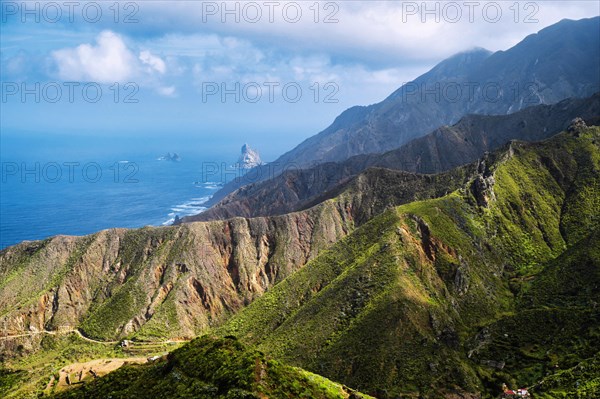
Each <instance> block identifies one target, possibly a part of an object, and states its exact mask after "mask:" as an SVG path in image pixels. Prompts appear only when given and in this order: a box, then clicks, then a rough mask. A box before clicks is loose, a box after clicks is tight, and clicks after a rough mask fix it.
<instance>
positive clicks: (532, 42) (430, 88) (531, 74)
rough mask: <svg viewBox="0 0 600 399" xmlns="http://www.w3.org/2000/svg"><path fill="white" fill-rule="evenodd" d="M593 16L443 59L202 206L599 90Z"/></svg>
mask: <svg viewBox="0 0 600 399" xmlns="http://www.w3.org/2000/svg"><path fill="white" fill-rule="evenodd" d="M598 30H600V17H594V18H589V19H582V20H579V21H572V20H562V21H561V22H559V23H557V24H554V25H552V26H549V27H547V28H545V29H542V30H541V31H540V32H538V33H537V34H533V35H530V36H528V37H526V38H525V39H524V40H523V41H521V42H520V43H518V44H517V45H515V46H514V47H512V48H510V49H508V50H506V51H498V52H495V53H491V52H489V51H487V50H484V49H475V50H472V51H468V52H465V53H461V54H457V55H455V56H453V57H450V58H449V59H447V60H444V61H442V62H441V63H439V64H438V65H437V66H435V67H434V68H433V69H431V70H430V71H429V72H427V73H425V74H424V75H421V76H419V77H418V78H417V79H415V80H414V81H412V82H409V83H407V84H405V85H403V86H402V87H400V88H399V89H398V90H396V91H395V92H393V93H392V94H391V95H390V96H388V97H387V98H386V99H385V100H383V101H382V102H380V103H378V104H373V105H369V106H356V107H352V108H350V109H348V110H346V111H344V112H343V113H342V114H341V115H339V116H338V117H337V118H336V119H335V120H334V122H333V123H332V124H331V125H330V126H329V127H327V128H326V129H325V130H323V131H322V132H320V133H319V134H316V135H314V136H312V137H310V138H308V139H306V140H305V141H303V142H302V143H301V144H299V145H298V146H297V147H295V148H294V149H292V150H291V151H288V152H287V153H285V154H283V155H282V156H280V157H279V158H277V160H275V161H274V162H271V163H269V164H268V165H265V166H263V167H262V168H259V169H257V170H254V171H253V172H251V173H248V174H247V176H248V177H246V178H240V179H235V180H234V181H231V182H229V183H228V184H226V185H225V186H224V187H223V188H222V189H221V190H219V191H218V192H217V193H215V195H214V196H213V198H212V199H211V200H210V201H209V202H208V203H207V205H209V206H212V205H214V204H216V203H217V202H218V201H220V200H221V199H223V198H224V197H225V196H226V195H227V194H229V193H231V192H233V191H235V190H236V189H238V188H240V187H242V186H244V185H246V184H248V183H254V182H256V181H257V180H262V179H268V178H271V177H273V176H276V175H278V174H279V173H281V172H282V171H284V170H289V169H291V168H295V169H304V168H307V167H310V166H314V165H315V164H318V163H323V162H328V161H338V162H339V161H343V160H345V159H348V158H350V157H352V156H354V155H360V154H368V153H381V152H385V151H389V150H393V149H395V148H398V147H399V146H401V145H403V144H405V143H407V142H409V141H410V140H412V139H414V138H417V137H420V136H423V135H425V134H427V133H429V132H431V131H432V130H434V129H436V128H438V127H439V126H443V125H453V124H455V123H456V122H458V120H459V119H460V118H462V117H463V116H465V115H467V114H483V115H502V114H508V113H512V112H516V111H519V110H521V109H523V108H526V107H529V106H532V105H537V104H553V103H556V102H558V101H561V100H563V99H566V98H570V97H588V96H591V95H592V94H594V93H596V92H598V91H600V63H598V59H600V36H599V35H598Z"/></svg>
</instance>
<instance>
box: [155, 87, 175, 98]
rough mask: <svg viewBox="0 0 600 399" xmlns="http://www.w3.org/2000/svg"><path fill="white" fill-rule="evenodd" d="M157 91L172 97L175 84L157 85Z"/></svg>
mask: <svg viewBox="0 0 600 399" xmlns="http://www.w3.org/2000/svg"><path fill="white" fill-rule="evenodd" d="M157 91H158V93H159V94H160V95H163V96H165V97H173V96H174V95H175V86H165V87H159V88H158V89H157Z"/></svg>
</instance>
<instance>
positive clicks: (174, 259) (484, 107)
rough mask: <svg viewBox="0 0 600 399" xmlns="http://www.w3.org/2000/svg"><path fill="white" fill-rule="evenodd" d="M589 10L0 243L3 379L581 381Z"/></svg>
mask: <svg viewBox="0 0 600 399" xmlns="http://www.w3.org/2000/svg"><path fill="white" fill-rule="evenodd" d="M598 28H600V18H591V19H584V20H580V21H568V20H564V21H561V22H560V23H558V24H556V25H553V26H550V27H548V28H546V29H544V30H542V31H540V32H539V33H538V34H536V35H532V36H529V37H527V38H526V39H525V40H523V41H522V42H521V43H519V44H518V45H516V46H515V47H513V48H511V49H509V50H507V51H504V52H497V53H493V54H491V53H490V52H488V51H485V50H481V49H478V50H475V51H471V52H468V53H462V54H459V55H457V56H454V57H451V58H450V59H448V60H446V61H443V62H442V63H440V64H439V65H438V66H436V67H435V68H434V69H432V70H431V71H430V72H428V73H427V74H425V75H423V76H421V77H420V78H418V79H416V80H415V81H414V82H411V83H410V84H407V85H404V86H403V87H401V88H399V89H398V90H397V91H395V92H394V93H392V94H391V95H390V96H389V97H388V98H387V99H386V100H384V101H383V102H381V103H379V104H376V105H371V106H368V107H355V108H351V109H350V110H347V111H345V112H344V113H343V114H342V115H340V116H339V117H338V118H337V119H336V120H335V121H334V123H333V124H332V125H331V126H330V127H329V128H327V129H326V130H325V131H323V132H322V133H320V134H318V135H317V136H314V137H312V138H310V139H308V140H307V141H305V142H304V143H302V144H301V145H300V146H298V147H296V148H295V149H294V150H292V151H290V152H288V153H287V154H284V155H283V156H282V157H281V158H280V159H279V161H278V162H280V164H281V165H283V164H286V163H290V162H295V163H296V164H297V165H298V166H299V168H297V169H296V170H289V171H286V172H285V173H279V174H276V176H274V177H273V178H272V179H268V180H264V181H254V182H250V181H249V179H250V177H248V178H247V179H246V180H244V179H240V180H239V181H237V182H231V183H230V184H228V185H227V186H226V187H225V188H224V189H223V190H222V191H221V192H220V193H219V194H218V195H217V196H215V198H214V199H213V207H212V208H211V209H209V210H208V211H206V212H205V213H202V214H200V215H197V216H195V217H191V218H186V219H184V220H183V223H179V224H177V225H174V226H165V227H144V228H140V229H109V230H104V231H101V232H98V233H95V234H91V235H88V236H83V237H71V236H56V237H50V238H48V239H45V240H42V241H33V242H22V243H20V244H18V245H15V246H12V247H9V248H6V249H4V250H2V251H0V326H1V331H2V334H1V336H0V396H2V397H6V398H33V397H40V396H42V397H54V398H107V397H112V398H114V399H116V398H147V397H160V398H223V399H226V398H227V399H234V398H251V399H265V398H299V397H300V398H301V397H304V398H323V399H329V398H339V399H356V398H369V397H374V398H378V399H389V398H394V399H396V398H431V399H433V398H447V399H458V398H467V399H476V398H477V399H479V398H497V397H499V396H500V395H501V394H502V386H503V384H506V385H508V386H510V387H512V388H523V387H527V388H528V389H529V391H530V392H531V393H532V394H533V395H534V396H535V398H548V399H550V398H552V399H554V398H590V399H591V398H596V397H599V396H600V379H599V378H598V375H600V352H598V348H599V347H600V333H599V332H600V312H599V308H598V303H599V301H600V264H599V262H600V231H599V229H600V211H599V209H600V127H599V126H598V125H600V94H598V92H599V83H600V82H599V80H600V56H599V55H600V46H599V45H598V44H600V43H599V40H600V37H599V32H600V29H598ZM470 82H477V84H478V85H479V86H480V89H476V90H475V91H474V93H473V96H469V98H464V97H462V96H461V97H460V98H459V99H457V100H456V101H450V98H449V97H448V95H445V96H441V97H440V98H439V99H436V98H434V99H431V96H429V95H425V93H428V90H429V89H430V88H431V87H432V85H433V87H436V84H439V86H440V87H443V86H444V85H446V86H447V85H450V84H452V85H454V84H459V85H463V86H464V85H465V84H469V83H470ZM492 84H496V85H498V86H499V87H500V91H501V93H503V95H502V96H501V98H500V99H499V100H498V101H495V102H492V101H489V98H488V97H487V96H486V94H485V91H483V87H486V85H488V86H490V85H492ZM514 84H517V85H518V86H519V87H527V88H528V89H527V90H528V91H526V92H514V91H511V90H512V88H514V87H515V86H512V85H514ZM531 84H533V85H531ZM415 88H416V92H413V90H414V89H415ZM506 93H511V95H510V96H506ZM422 94H423V96H424V97H423V96H422ZM512 94H514V96H513V95H512ZM434 97H435V96H434ZM438 100H439V101H438ZM530 100H531V102H530ZM315 163H316V164H315ZM267 166H268V165H264V166H259V167H258V168H266V167H267ZM271 166H272V165H271ZM256 170H257V169H256V168H255V169H254V171H255V172H256ZM258 170H260V169H258ZM281 170H282V169H281ZM281 170H280V171H281ZM251 173H252V170H251V171H249V172H248V174H247V175H246V176H250V174H251ZM246 183H251V184H246ZM197 220H200V221H197ZM188 341H189V342H188ZM115 359H117V360H118V359H120V360H121V361H122V362H125V363H126V365H124V366H123V367H121V368H119V369H118V370H117V371H114V372H111V373H108V371H110V370H107V367H106V365H107V364H110V363H111V362H112V361H113V360H115ZM94 361H96V363H93V365H91V364H92V363H90V362H94ZM102 365H104V368H103V366H102ZM106 373H108V374H107V375H106V376H105V375H104V374H106Z"/></svg>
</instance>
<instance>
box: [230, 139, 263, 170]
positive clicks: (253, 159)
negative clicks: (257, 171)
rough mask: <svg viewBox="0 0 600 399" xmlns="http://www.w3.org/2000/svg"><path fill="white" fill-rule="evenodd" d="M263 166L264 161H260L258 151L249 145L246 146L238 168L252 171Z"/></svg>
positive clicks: (243, 147)
mask: <svg viewBox="0 0 600 399" xmlns="http://www.w3.org/2000/svg"><path fill="white" fill-rule="evenodd" d="M262 164H263V161H262V160H261V159H260V155H259V154H258V151H256V150H254V149H252V148H250V146H249V145H248V144H244V145H243V146H242V153H241V154H240V157H239V158H238V161H237V163H236V166H237V167H238V168H240V169H252V168H254V167H257V166H260V165H262Z"/></svg>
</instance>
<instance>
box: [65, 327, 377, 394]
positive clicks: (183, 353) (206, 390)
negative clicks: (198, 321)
mask: <svg viewBox="0 0 600 399" xmlns="http://www.w3.org/2000/svg"><path fill="white" fill-rule="evenodd" d="M109 395H110V397H111V398H113V399H119V398H123V399H125V398H126V399H135V398H144V399H146V398H152V397H155V398H182V399H183V398H194V399H203V398H206V399H226V398H227V399H259V398H267V397H268V398H272V399H279V398H290V399H292V398H307V399H309V398H311V399H313V398H314V399H330V398H331V399H333V398H340V399H341V398H349V397H352V398H356V399H359V398H365V399H366V398H368V397H367V396H366V395H362V394H360V393H358V392H355V391H351V390H349V389H348V388H344V387H342V386H341V385H339V384H335V383H333V382H331V381H329V380H327V379H325V378H323V377H319V376H317V375H314V374H311V373H308V372H306V371H303V370H300V369H296V368H293V367H289V366H286V365H283V364H281V363H280V362H278V361H276V360H273V359H270V358H268V357H266V356H265V355H264V354H262V353H260V352H258V351H256V350H252V349H249V348H248V347H246V346H244V345H243V344H241V343H240V342H238V341H237V340H236V339H235V338H233V337H225V338H212V337H209V336H203V337H201V338H197V339H195V340H194V341H192V342H191V343H189V344H188V345H185V346H184V347H182V348H181V349H178V350H176V351H174V352H172V353H171V354H169V355H168V356H167V357H166V359H162V360H158V361H156V362H152V363H149V364H146V365H137V366H134V365H131V366H124V367H122V368H120V369H119V370H117V371H115V372H113V373H110V374H109V375H108V376H107V377H105V378H101V379H99V380H97V381H94V382H92V383H90V384H87V385H84V386H82V387H80V388H76V389H73V390H70V391H67V392H64V393H61V394H57V395H56V396H54V398H56V399H62V398H86V399H93V398H106V397H108V396H109ZM351 395H352V396H351Z"/></svg>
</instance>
